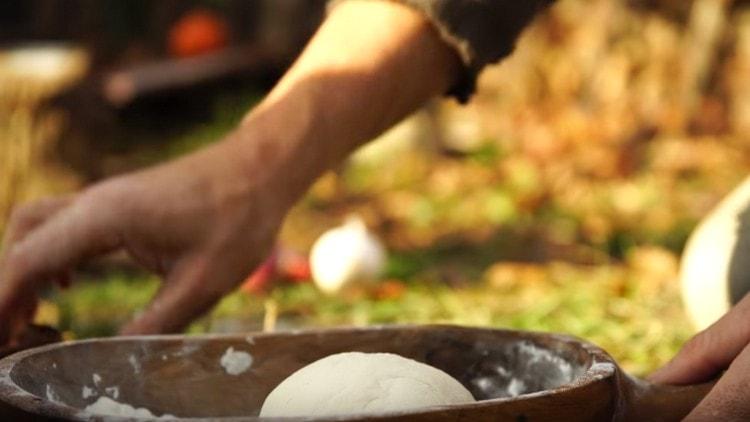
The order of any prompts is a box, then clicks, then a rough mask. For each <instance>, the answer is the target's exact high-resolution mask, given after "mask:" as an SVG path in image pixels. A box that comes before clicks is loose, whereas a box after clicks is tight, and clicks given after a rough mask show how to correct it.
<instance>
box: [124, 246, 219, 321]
mask: <svg viewBox="0 0 750 422" xmlns="http://www.w3.org/2000/svg"><path fill="white" fill-rule="evenodd" d="M218 277H219V275H218V274H217V273H215V272H212V271H211V270H210V268H209V263H208V260H207V259H205V258H202V257H201V258H188V259H185V260H184V261H182V262H180V263H179V264H178V265H177V266H176V267H175V268H174V269H173V271H172V272H171V273H170V274H169V275H168V278H167V280H166V281H165V283H164V284H163V285H162V287H161V289H160V291H159V292H158V293H157V295H156V297H155V298H154V299H153V300H152V302H151V304H149V306H148V307H147V308H146V310H145V311H143V312H142V313H141V314H140V315H138V316H137V317H136V318H135V319H134V320H133V321H131V322H130V323H129V324H127V325H126V326H125V327H123V329H122V330H121V331H120V334H121V335H136V334H160V333H174V332H179V331H180V330H182V329H183V328H185V327H186V326H187V325H188V324H189V323H190V322H191V321H192V320H193V319H195V318H197V317H198V316H200V315H202V314H203V313H205V312H207V311H208V310H209V309H211V307H213V306H214V305H215V304H216V303H217V302H218V301H219V300H220V299H221V298H222V296H223V295H224V294H225V293H226V292H225V291H223V290H220V288H219V287H218V286H220V285H223V283H221V282H220V280H217V279H216V278H218Z"/></svg>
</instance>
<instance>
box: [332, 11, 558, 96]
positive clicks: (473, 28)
mask: <svg viewBox="0 0 750 422" xmlns="http://www.w3.org/2000/svg"><path fill="white" fill-rule="evenodd" d="M340 1H348V0H334V1H333V2H332V3H338V2H340ZM380 1H384V0H380ZM389 1H397V2H399V3H403V4H406V5H408V6H411V7H414V8H416V9H417V10H419V11H421V12H422V13H424V14H425V16H426V17H427V18H428V19H429V20H430V21H431V22H432V24H433V25H434V26H435V28H436V29H437V31H438V33H439V34H440V36H441V37H442V38H443V40H444V41H445V42H447V43H448V44H449V45H450V46H452V47H453V48H454V49H455V50H456V52H457V53H458V55H459V56H460V58H461V61H462V62H463V65H464V72H463V74H462V75H461V77H460V79H459V80H458V81H457V83H456V84H455V85H454V86H453V87H452V88H451V90H450V91H449V92H448V94H450V95H452V96H454V97H456V98H457V99H458V100H459V101H461V102H466V101H467V100H468V98H469V97H471V94H472V93H473V92H474V89H475V86H476V78H477V75H478V74H479V72H480V71H481V70H482V69H483V68H484V67H485V66H487V65H488V64H491V63H495V62H497V61H499V60H500V59H502V58H503V57H506V56H508V55H509V54H510V53H511V52H512V51H513V48H514V46H515V44H516V39H517V38H518V36H519V34H520V33H521V31H523V29H524V28H525V27H526V25H527V24H528V23H529V22H530V21H531V20H532V19H533V18H534V16H535V15H536V14H537V12H539V11H540V10H542V9H544V8H545V7H546V6H548V5H549V4H551V3H553V2H554V1H555V0H389Z"/></svg>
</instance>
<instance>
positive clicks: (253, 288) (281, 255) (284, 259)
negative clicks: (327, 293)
mask: <svg viewBox="0 0 750 422" xmlns="http://www.w3.org/2000/svg"><path fill="white" fill-rule="evenodd" d="M310 277H311V274H310V263H309V261H308V260H307V256H305V255H303V254H301V253H299V252H297V251H294V250H291V249H287V248H284V247H281V246H277V247H275V248H274V249H273V251H271V254H270V255H269V256H268V258H266V260H265V261H263V263H262V264H261V265H260V266H259V267H258V268H256V270H255V272H253V273H252V274H251V275H250V276H249V277H248V278H247V279H246V280H245V281H244V282H243V283H242V286H241V287H240V289H241V290H242V291H243V292H245V293H248V294H261V293H264V292H267V291H268V290H270V289H271V287H272V286H273V284H274V283H275V282H279V281H281V282H285V283H289V284H300V283H307V282H309V281H310Z"/></svg>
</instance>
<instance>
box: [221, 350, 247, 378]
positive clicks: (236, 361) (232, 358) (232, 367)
mask: <svg viewBox="0 0 750 422" xmlns="http://www.w3.org/2000/svg"><path fill="white" fill-rule="evenodd" d="M219 363H221V366H222V367H223V368H224V370H225V371H226V372H227V374H229V375H239V374H241V373H243V372H245V371H247V370H248V369H250V366H252V364H253V357H252V356H251V355H250V353H247V352H237V351H235V350H234V347H230V348H228V349H227V351H226V352H225V353H224V356H222V357H221V360H220V362H219Z"/></svg>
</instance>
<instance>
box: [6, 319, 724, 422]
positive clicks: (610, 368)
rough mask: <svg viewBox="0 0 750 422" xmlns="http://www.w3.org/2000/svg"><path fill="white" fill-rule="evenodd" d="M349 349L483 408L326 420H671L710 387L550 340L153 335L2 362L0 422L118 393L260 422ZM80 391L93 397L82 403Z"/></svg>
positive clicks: (371, 332) (354, 334)
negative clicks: (446, 378) (406, 363)
mask: <svg viewBox="0 0 750 422" xmlns="http://www.w3.org/2000/svg"><path fill="white" fill-rule="evenodd" d="M230 347H232V348H234V350H235V351H246V352H248V353H250V354H251V355H252V357H253V363H252V366H251V368H250V369H249V370H247V371H246V372H244V373H242V374H240V375H236V376H233V375H229V374H227V372H225V370H224V368H223V367H222V366H221V365H220V359H221V357H222V355H223V354H224V353H225V352H226V351H227V349H228V348H230ZM345 351H363V352H391V353H397V354H399V355H402V356H405V357H408V358H412V359H416V360H418V361H421V362H424V363H427V364H429V365H432V366H435V367H437V368H440V369H442V370H444V371H445V372H447V373H449V374H451V375H452V376H453V377H455V378H456V379H457V380H458V381H460V382H461V383H462V384H463V385H464V386H466V387H467V388H468V389H469V390H470V391H471V392H472V394H473V395H474V397H475V398H476V399H478V402H477V403H473V404H467V405H460V406H449V407H439V408H430V409H423V410H419V411H413V412H401V413H391V414H383V415H376V416H373V415H359V416H357V415H353V416H346V417H338V418H328V419H326V420H336V421H344V420H351V421H365V420H367V421H506V420H507V421H605V420H606V421H609V420H635V419H641V420H644V421H645V420H648V421H659V420H662V421H670V420H679V419H681V418H682V417H683V416H684V415H686V414H687V413H688V412H689V411H690V409H692V408H693V407H694V406H695V405H696V404H697V403H698V401H700V400H701V398H702V397H703V396H704V395H705V394H706V392H707V391H708V389H709V388H710V385H700V386H689V387H657V386H653V385H650V384H648V383H645V382H644V381H640V380H636V379H634V378H631V377H629V376H627V375H626V374H624V373H623V372H622V371H621V370H620V369H619V368H618V366H617V365H616V363H615V362H614V361H613V359H612V358H611V357H610V356H609V355H607V354H606V353H605V352H604V351H603V350H601V349H599V348H598V347H596V346H593V345H591V344H588V343H586V342H583V341H581V340H578V339H575V338H572V337H568V336H561V335H554V334H541V333H528V332H518V331H508V330H497V329H484V328H466V327H455V326H393V327H374V328H346V329H331V330H319V331H297V332H285V333H272V334H249V335H246V336H244V335H232V336H224V335H223V336H200V337H185V336H149V337H129V338H111V339H96V340H88V341H78V342H67V343H58V344H54V345H49V346H43V347H39V348H36V349H32V350H27V351H24V352H20V353H17V354H15V355H12V356H10V357H7V358H5V359H3V360H2V361H0V420H34V421H38V420H60V419H67V420H92V419H94V420H99V419H97V418H96V417H93V416H92V415H90V414H86V413H85V412H83V411H82V409H84V408H85V407H86V406H87V405H89V404H91V403H93V402H94V401H95V400H96V395H110V396H114V395H116V396H117V398H118V400H119V401H121V402H125V403H128V404H131V405H133V406H136V407H145V408H147V409H149V410H151V411H152V412H153V413H154V414H156V415H162V414H171V415H176V416H177V417H179V418H185V419H187V418H211V420H230V419H231V420H247V421H255V420H262V419H261V418H258V417H257V415H258V412H259V410H260V407H261V405H262V404H263V400H264V399H265V397H266V396H267V395H268V393H269V392H270V391H271V390H272V389H273V388H274V387H275V386H276V385H277V384H279V383H280V382H281V381H282V380H283V379H284V378H286V377H287V376H289V375H290V374H291V373H292V372H294V371H296V370H297V369H299V368H301V367H303V366H305V365H307V364H309V363H311V362H313V361H315V360H317V359H320V358H322V357H325V356H328V355H330V354H334V353H339V352H345ZM115 387H116V388H115ZM84 388H87V389H90V390H88V392H93V393H94V394H95V395H92V396H90V397H84V396H85V395H87V394H83V391H84ZM115 392H116V393H115ZM510 393H516V394H519V395H518V396H515V397H511V394H510ZM11 418H12V419H11ZM107 420H110V419H107Z"/></svg>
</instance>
